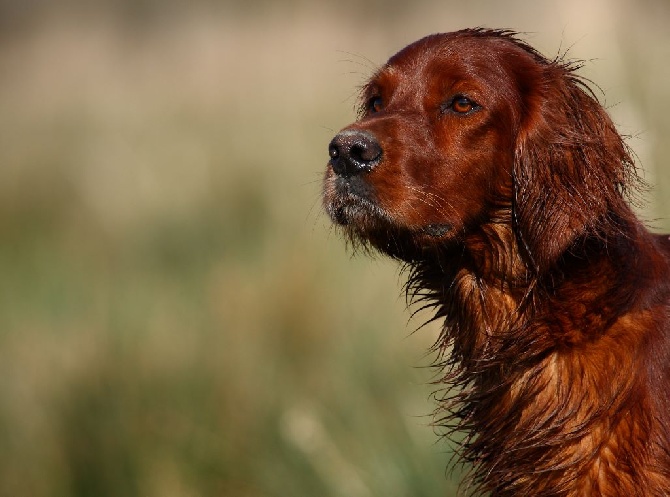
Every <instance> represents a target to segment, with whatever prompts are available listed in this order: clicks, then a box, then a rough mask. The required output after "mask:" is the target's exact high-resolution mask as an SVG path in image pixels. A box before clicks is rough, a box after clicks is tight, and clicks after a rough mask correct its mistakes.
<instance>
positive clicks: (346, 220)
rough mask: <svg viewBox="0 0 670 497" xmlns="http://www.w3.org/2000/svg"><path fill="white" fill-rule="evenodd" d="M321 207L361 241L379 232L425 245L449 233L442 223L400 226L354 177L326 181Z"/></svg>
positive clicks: (448, 227) (373, 192)
mask: <svg viewBox="0 0 670 497" xmlns="http://www.w3.org/2000/svg"><path fill="white" fill-rule="evenodd" d="M324 205H325V208H326V211H327V212H328V214H329V216H330V218H331V219H332V220H333V222H334V223H335V224H337V225H340V226H343V227H346V228H347V229H350V230H354V231H355V232H356V233H358V235H359V236H362V237H365V236H366V234H371V233H373V232H378V231H380V230H383V231H394V232H404V233H406V234H407V235H410V236H412V238H419V239H423V240H426V241H427V240H430V239H433V240H437V239H443V238H444V237H447V236H449V235H450V233H451V232H452V231H453V227H452V226H451V225H450V224H446V223H431V224H426V225H419V226H405V225H403V223H401V222H398V220H396V219H395V218H394V216H393V215H392V214H391V213H389V212H387V211H386V210H385V209H384V208H383V207H381V206H380V205H379V202H378V200H377V198H376V194H375V191H374V189H373V187H372V186H371V185H369V184H368V183H367V182H365V181H364V180H362V179H361V178H358V177H352V178H342V177H335V178H329V179H327V180H326V184H325V188H324Z"/></svg>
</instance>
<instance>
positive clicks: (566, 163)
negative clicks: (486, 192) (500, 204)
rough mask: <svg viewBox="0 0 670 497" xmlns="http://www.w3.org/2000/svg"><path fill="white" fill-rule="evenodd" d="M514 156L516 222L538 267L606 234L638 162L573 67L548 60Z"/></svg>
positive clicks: (531, 97) (521, 239)
mask: <svg viewBox="0 0 670 497" xmlns="http://www.w3.org/2000/svg"><path fill="white" fill-rule="evenodd" d="M544 69H545V70H544V71H543V75H542V78H541V79H542V80H543V81H542V82H541V84H540V85H538V86H539V89H538V90H537V93H535V94H530V93H529V94H527V95H526V99H527V102H525V109H526V115H525V116H524V117H523V121H522V124H521V127H520V131H519V134H518V137H517V143H516V149H515V158H514V170H513V177H514V184H515V186H514V205H513V210H514V211H513V212H514V222H515V224H516V232H517V237H518V239H519V242H520V245H521V247H522V250H524V251H525V252H526V254H525V255H526V256H527V258H528V259H529V262H530V264H531V265H532V266H534V269H535V270H537V271H538V272H542V271H544V270H546V269H547V268H549V267H550V266H551V265H552V264H554V263H555V262H556V261H557V260H558V259H559V258H560V256H561V255H562V254H563V253H564V252H565V251H566V250H567V249H568V248H569V247H570V245H571V243H572V242H573V241H574V240H575V239H576V238H577V237H579V236H580V235H582V234H586V233H592V234H595V235H596V236H606V234H607V233H608V231H607V230H610V231H611V230H612V229H615V227H614V226H613V224H614V223H615V222H616V221H615V218H616V215H617V214H619V215H622V214H623V211H622V209H624V210H625V209H628V208H627V207H626V202H625V200H624V192H625V191H626V190H627V188H628V186H629V183H630V182H631V181H633V180H632V178H633V177H635V174H636V173H635V166H634V163H633V161H632V159H631V157H630V155H629V153H628V149H627V147H626V145H625V144H624V142H623V140H622V139H621V137H620V136H619V134H618V133H617V131H616V129H615V127H614V124H613V123H612V121H611V119H610V118H609V116H608V115H607V113H606V112H605V110H604V109H603V108H602V107H601V105H600V104H599V103H598V101H597V100H596V98H595V97H594V96H593V94H592V93H591V91H590V89H589V88H588V87H587V85H586V84H585V83H583V82H582V81H581V80H579V79H578V78H577V77H576V76H574V75H573V74H572V71H573V70H574V68H572V67H570V66H565V65H562V64H560V63H557V62H554V63H547V65H546V66H545V67H544Z"/></svg>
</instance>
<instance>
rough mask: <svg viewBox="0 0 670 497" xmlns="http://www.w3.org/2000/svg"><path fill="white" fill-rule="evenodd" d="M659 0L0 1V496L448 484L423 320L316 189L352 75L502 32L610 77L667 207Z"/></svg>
mask: <svg viewBox="0 0 670 497" xmlns="http://www.w3.org/2000/svg"><path fill="white" fill-rule="evenodd" d="M669 21H670V5H669V4H668V3H667V2H666V1H665V0H635V2H633V1H625V0H619V1H616V0H613V1H606V0H596V1H589V2H585V1H583V0H560V1H559V0H539V1H536V2H532V3H529V2H525V1H521V0H517V1H507V2H501V1H494V0H490V1H485V0H481V1H471V2H456V1H452V0H442V1H437V0H412V1H411V2H410V1H408V0H390V1H382V0H337V1H336V0H332V1H326V2H318V1H314V0H309V1H308V0H288V1H283V2H282V1H280V0H267V1H262V0H246V1H241V0H237V1H236V0H228V1H222V2H215V1H213V0H212V1H207V0H194V1H190V2H186V1H178V0H164V1H159V0H119V1H113V0H88V1H85V0H70V1H47V0H23V1H19V0H14V1H11V0H0V495H2V496H12V497H15V496H31V497H48V496H49V497H50V496H96V497H97V496H125V497H132V496H160V497H171V496H175V497H176V496H231V497H237V496H239V497H257V496H259V497H260V496H276V497H285V496H291V497H293V496H295V497H303V496H304V497H307V496H310V497H313V496H334V497H335V496H347V497H359V496H360V497H367V496H381V495H383V496H386V497H393V496H398V497H400V496H445V495H446V496H450V495H455V492H456V485H457V482H458V480H459V478H460V476H461V468H459V467H458V466H457V467H456V468H455V469H454V468H451V466H449V465H450V461H451V459H450V454H451V449H450V447H449V445H448V443H446V442H440V441H438V440H437V437H436V435H435V433H434V430H433V428H431V426H430V423H431V416H430V414H431V412H432V410H433V408H434V405H433V403H432V401H431V399H430V393H431V391H432V390H433V388H434V387H431V386H430V385H429V382H430V381H431V380H432V379H433V375H434V373H435V372H434V371H433V370H431V368H430V367H429V365H430V363H431V356H430V355H427V354H426V351H427V349H428V347H429V346H430V345H431V344H432V342H433V340H434V339H435V333H436V330H435V329H434V328H430V327H428V328H424V329H422V330H420V331H418V332H416V333H412V332H413V330H415V329H416V328H417V327H418V326H419V325H420V324H421V322H422V320H421V317H418V318H416V319H413V320H411V319H409V316H410V313H409V312H408V311H407V310H406V308H405V299H404V297H403V295H402V293H401V285H402V282H403V276H402V274H400V272H399V270H398V267H397V266H396V265H395V264H393V263H390V262H388V261H385V260H383V259H381V258H377V259H373V260H370V259H368V258H366V257H363V256H357V257H353V258H352V257H351V255H350V253H348V251H347V249H346V247H345V243H344V242H343V241H342V240H341V239H340V238H339V237H338V236H337V233H336V232H335V231H334V230H333V229H332V228H331V226H330V223H329V221H328V219H327V218H326V216H325V215H324V214H323V213H322V210H321V204H320V188H321V177H322V173H323V169H324V167H325V165H326V162H327V144H328V142H329V140H330V138H331V137H332V136H333V135H334V133H335V132H336V131H337V130H338V129H340V128H341V127H343V126H344V125H346V124H347V123H348V122H350V121H351V120H352V119H353V117H354V112H353V108H354V105H355V104H356V94H357V87H358V86H359V85H360V84H361V83H363V81H365V79H366V77H367V76H369V75H370V74H371V73H372V72H374V70H375V68H376V67H377V66H378V65H380V64H382V63H383V62H385V60H386V59H387V58H388V57H389V56H390V55H391V54H393V53H395V52H396V51H397V50H399V49H400V48H402V47H403V46H404V45H406V44H407V43H409V42H411V41H414V40H415V39H418V38H419V37H421V36H423V35H426V34H429V33H433V32H439V31H451V30H455V29H460V28H463V27H470V26H486V27H501V28H502V27H504V28H512V29H515V30H518V31H521V32H524V33H525V34H524V35H523V37H524V38H525V39H526V40H528V41H529V42H530V43H531V44H533V45H534V46H536V47H537V48H538V49H539V50H540V51H542V52H543V53H545V54H546V55H548V56H550V57H553V56H554V55H556V54H557V53H559V52H560V53H563V52H566V51H567V54H568V55H567V56H568V57H569V58H577V59H583V60H585V61H587V62H586V65H585V67H584V68H583V70H582V71H581V73H582V74H583V75H585V76H587V77H588V78H590V79H591V80H592V81H594V82H595V83H597V84H598V85H599V86H600V88H602V90H603V91H604V96H603V97H602V100H603V102H604V103H605V104H606V105H607V106H608V107H609V109H610V112H611V114H612V115H613V116H614V120H615V122H616V123H617V125H618V126H619V129H620V130H621V132H622V133H624V134H626V135H629V136H630V137H631V138H630V139H629V141H628V143H629V144H630V145H631V146H632V148H633V149H634V150H635V152H636V153H637V155H638V157H639V161H640V167H641V168H642V169H643V171H644V177H645V179H646V180H647V182H648V183H650V185H651V186H652V187H653V190H652V191H651V192H650V193H649V194H647V196H646V200H647V203H646V204H645V206H644V207H643V208H642V209H641V211H640V212H641V214H642V215H643V216H644V218H645V219H646V220H647V221H648V222H649V224H650V226H652V227H653V228H654V229H655V230H670V221H669V219H670V199H669V198H670V169H668V161H669V160H670V117H668V116H670V90H668V88H669V87H670V64H668V63H667V61H668V60H670V33H669V32H668V30H667V25H668V22H669Z"/></svg>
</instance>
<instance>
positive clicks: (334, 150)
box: [328, 142, 340, 159]
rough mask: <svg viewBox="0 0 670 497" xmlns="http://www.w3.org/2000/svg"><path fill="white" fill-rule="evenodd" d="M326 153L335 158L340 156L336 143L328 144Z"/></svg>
mask: <svg viewBox="0 0 670 497" xmlns="http://www.w3.org/2000/svg"><path fill="white" fill-rule="evenodd" d="M328 155H330V158H331V159H337V158H338V157H339V156H340V150H339V149H338V147H337V145H336V144H335V143H333V142H331V143H330V145H328Z"/></svg>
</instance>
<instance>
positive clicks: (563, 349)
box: [409, 222, 650, 495]
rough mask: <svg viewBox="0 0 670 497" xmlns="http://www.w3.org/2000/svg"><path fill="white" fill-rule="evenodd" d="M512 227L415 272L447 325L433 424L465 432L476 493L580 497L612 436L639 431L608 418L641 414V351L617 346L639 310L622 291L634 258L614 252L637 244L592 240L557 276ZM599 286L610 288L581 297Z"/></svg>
mask: <svg viewBox="0 0 670 497" xmlns="http://www.w3.org/2000/svg"><path fill="white" fill-rule="evenodd" d="M510 226H511V224H510V223H505V222H493V223H491V224H488V225H486V226H484V227H483V228H482V230H481V231H480V232H478V233H477V234H475V235H472V236H470V237H468V238H467V239H466V240H465V242H464V244H463V246H461V247H459V249H458V250H455V249H453V248H452V249H449V250H445V251H439V250H437V251H435V252H434V253H432V254H431V256H430V257H427V258H426V260H425V261H423V262H421V263H418V264H416V265H415V266H414V267H413V270H412V273H411V277H410V283H409V285H410V287H411V288H416V289H419V288H420V289H421V290H422V291H421V292H417V294H418V295H419V296H420V297H422V298H432V299H433V301H434V302H435V305H436V308H437V314H436V315H437V316H438V317H440V318H444V320H445V322H444V326H443V330H442V334H441V336H440V338H439V340H438V343H437V344H436V347H435V348H436V350H438V352H439V357H440V359H439V361H438V363H439V364H438V365H439V366H440V367H441V368H442V369H443V371H444V376H443V377H442V378H441V380H440V383H443V384H446V385H447V388H448V389H449V390H448V391H447V390H445V394H444V396H443V397H440V398H438V401H439V404H440V407H439V408H438V409H439V416H438V417H437V419H438V423H439V424H444V425H448V426H451V427H453V428H454V431H456V430H458V431H459V432H465V433H466V439H465V441H464V442H463V443H462V444H461V445H462V456H463V457H464V459H465V460H468V461H470V462H472V463H473V464H474V470H473V480H474V483H475V485H479V486H480V487H481V488H482V489H483V490H485V491H489V492H492V493H493V495H585V493H584V492H585V489H587V488H588V489H591V490H592V489H593V488H595V487H597V485H598V484H599V483H598V482H599V481H607V478H606V477H607V475H606V474H605V473H606V472H607V471H608V470H607V465H608V462H607V458H608V457H609V458H610V459H611V460H615V459H616V457H617V454H616V451H617V450H619V449H618V439H617V431H616V430H622V429H625V430H633V429H643V428H644V427H640V426H635V427H633V426H627V425H626V424H625V423H626V421H625V420H624V421H622V422H621V423H620V424H619V425H618V427H617V428H616V429H615V427H613V426H612V425H611V424H609V423H610V422H611V417H608V416H607V415H606V414H607V413H610V414H611V413H612V412H625V410H626V409H639V408H641V407H635V406H634V401H635V400H636V398H635V387H636V378H637V376H638V375H637V373H636V371H637V370H638V369H639V365H637V364H634V363H633V362H632V361H633V360H632V359H631V357H635V356H636V355H635V354H634V353H632V352H631V350H633V351H634V350H635V348H636V347H641V346H642V344H641V342H639V341H638V342H635V343H627V344H626V346H623V347H622V346H621V344H619V345H618V346H616V347H615V346H614V345H615V342H616V341H617V340H620V339H627V340H628V341H630V333H628V334H622V335H621V336H619V337H617V330H618V326H619V324H621V320H626V319H627V318H626V313H627V312H628V311H629V310H630V309H631V308H632V306H633V303H632V301H631V299H632V298H633V297H632V296H630V295H622V294H621V291H620V289H618V288H617V285H618V284H620V283H621V277H622V276H621V275H620V274H619V273H620V272H621V268H622V267H625V264H624V261H622V260H617V254H618V253H621V254H626V253H630V251H629V250H624V249H622V250H617V246H618V244H631V243H637V242H636V241H635V240H631V239H624V238H622V239H617V240H606V241H603V240H600V239H597V237H596V238H593V237H592V238H590V239H586V238H585V239H584V240H579V241H578V242H576V243H578V244H579V245H577V246H578V247H579V251H574V253H572V254H566V255H565V257H564V258H563V259H562V260H561V261H559V262H558V263H557V264H558V265H557V268H555V269H556V270H555V271H553V272H552V274H551V275H537V274H535V273H534V272H533V270H532V269H531V268H529V267H528V265H527V264H525V263H524V260H523V257H522V252H521V250H519V247H518V244H517V239H518V237H516V236H515V234H514V232H513V229H512V228H511V227H510ZM633 231H634V228H633ZM627 263H628V268H627V269H628V271H627V272H626V274H631V273H632V274H635V272H636V271H635V269H633V270H632V271H631V270H630V269H631V268H630V264H631V262H630V261H627ZM561 266H565V267H561ZM567 269H569V270H567ZM638 269H640V268H638ZM567 274H570V275H574V274H577V275H579V276H577V277H576V278H575V277H573V278H572V279H568V278H567V276H565V275H567ZM596 278H597V279H598V280H600V281H602V282H603V284H602V285H600V286H597V285H596V287H598V288H602V289H603V290H602V291H601V292H600V293H598V294H594V293H588V292H585V291H583V289H584V288H586V287H587V286H590V287H591V288H593V287H594V285H592V284H591V285H589V283H592V282H593V280H594V279H596ZM605 282H609V284H605ZM626 287H630V286H629V285H626V286H623V285H622V286H621V288H626ZM540 302H541V303H543V305H544V307H539V303H540ZM561 302H562V303H565V302H568V304H563V305H564V307H562V308H561V307H559V303H561ZM568 306H569V308H568ZM603 316H612V317H611V318H609V317H608V318H607V320H606V319H605V318H604V317H603ZM635 319H637V320H640V319H643V320H644V319H645V316H644V313H638V315H637V316H636V318H635ZM647 319H650V318H647ZM562 321H563V323H562ZM556 330H559V331H558V332H557V331H556ZM560 330H565V332H564V333H561V331H560ZM617 351H619V355H618V356H617V355H616V354H617ZM593 361H600V362H602V364H598V365H597V366H596V367H594V365H593ZM589 363H590V364H589ZM586 371H589V373H588V374H587V373H586ZM454 387H456V388H455V390H457V391H458V393H456V394H454V393H453V391H454V390H453V389H454ZM589 392H598V395H597V396H589V395H588V393H589ZM637 400H639V399H637ZM642 405H643V404H640V406H642ZM648 417H649V415H645V414H643V413H641V414H640V415H639V416H636V417H635V419H642V420H644V419H647V418H648ZM617 422H618V420H617ZM447 435H448V434H447ZM510 453H513V454H514V457H510V456H509V454H510ZM603 468H605V469H603ZM604 472H605V473H604ZM552 475H553V476H552ZM619 477H620V474H619ZM552 486H553V487H552ZM589 492H590V490H589ZM586 495H590V493H588V492H587V493H586ZM594 495H601V494H598V493H595V494H594ZM602 495H609V494H607V493H604V492H603V493H602ZM614 495H617V494H616V493H614Z"/></svg>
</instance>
